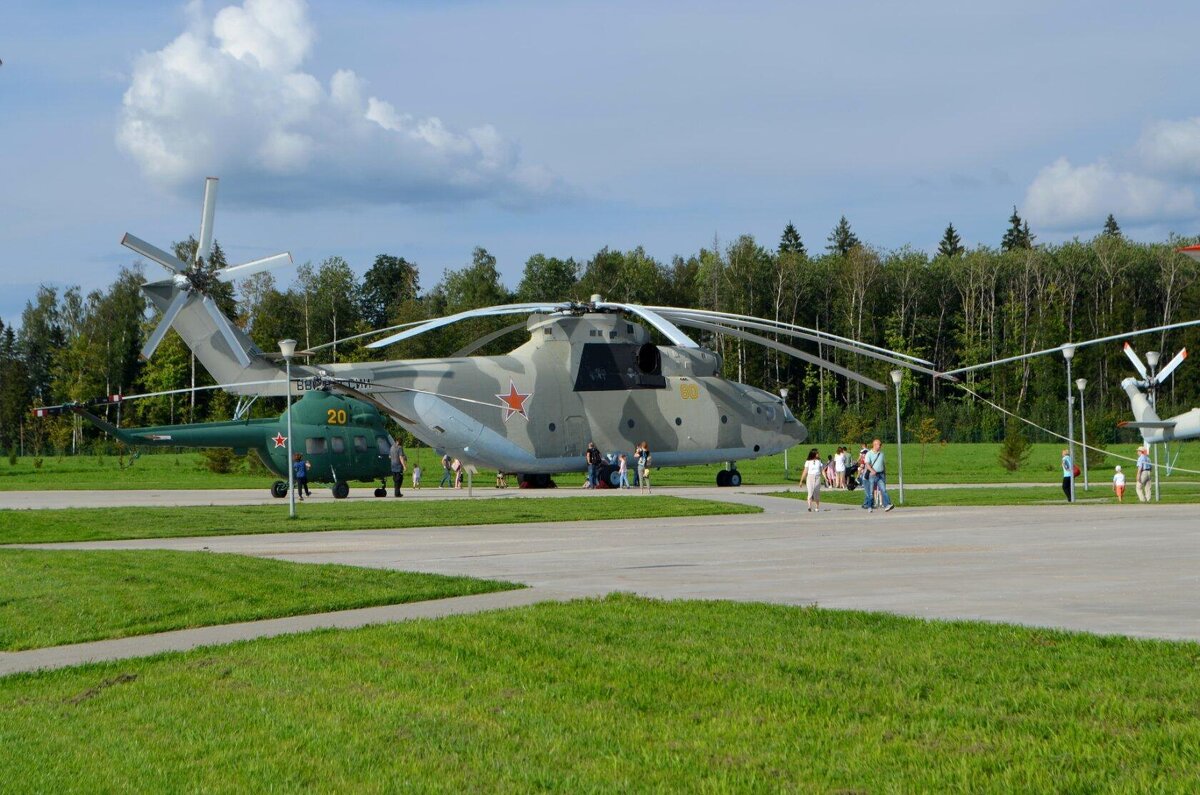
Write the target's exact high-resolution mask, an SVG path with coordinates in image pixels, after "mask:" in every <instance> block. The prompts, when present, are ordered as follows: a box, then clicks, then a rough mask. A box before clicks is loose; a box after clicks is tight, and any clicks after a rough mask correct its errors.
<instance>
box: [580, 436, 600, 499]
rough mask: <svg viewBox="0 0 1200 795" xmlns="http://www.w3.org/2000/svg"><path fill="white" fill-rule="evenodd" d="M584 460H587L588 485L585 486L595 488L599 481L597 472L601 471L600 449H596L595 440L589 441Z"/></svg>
mask: <svg viewBox="0 0 1200 795" xmlns="http://www.w3.org/2000/svg"><path fill="white" fill-rule="evenodd" d="M583 460H584V461H586V462H587V485H586V486H585V487H584V488H588V489H594V488H596V486H597V484H598V483H599V479H598V478H597V474H598V473H599V471H600V451H599V450H597V449H596V443H595V442H588V446H587V450H586V451H585V452H584V454H583Z"/></svg>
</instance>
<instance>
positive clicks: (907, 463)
mask: <svg viewBox="0 0 1200 795" xmlns="http://www.w3.org/2000/svg"><path fill="white" fill-rule="evenodd" d="M813 447H816V448H817V449H818V450H820V451H821V455H822V458H825V457H827V456H829V455H831V454H832V453H833V452H834V451H835V450H836V449H837V444H835V443H830V444H804V445H798V446H797V447H795V448H794V449H792V450H790V451H789V452H788V466H789V470H788V473H787V474H786V476H785V473H784V468H783V455H782V454H780V455H775V456H768V457H766V458H759V459H755V460H753V461H739V462H738V469H739V470H740V471H741V473H742V476H743V478H744V481H745V483H746V484H747V485H770V484H775V483H778V484H783V483H789V482H791V483H794V482H796V481H797V480H798V479H799V477H800V468H801V466H802V464H803V461H804V458H805V456H806V455H807V454H808V451H809V450H810V449H811V448H813ZM884 449H885V451H886V452H887V454H888V468H889V470H890V471H895V469H896V467H897V462H896V457H895V455H896V450H895V445H894V444H891V443H890V442H888V443H887V444H886V446H885V448H884ZM1136 449H1137V445H1135V444H1122V445H1114V446H1113V447H1112V448H1111V452H1113V453H1117V454H1121V455H1127V456H1131V457H1132V456H1136ZM1060 450H1062V445H1060V444H1035V445H1032V446H1031V453H1030V456H1029V459H1028V460H1027V461H1026V463H1025V464H1024V465H1023V466H1022V467H1021V468H1020V469H1018V470H1017V471H1016V472H1008V471H1007V470H1005V469H1004V468H1003V467H1001V466H1000V463H999V460H998V456H999V453H1000V445H999V444H945V445H942V444H933V445H928V446H927V447H926V449H925V452H924V454H923V455H922V452H921V445H919V444H917V443H916V442H912V441H908V442H906V443H905V445H904V479H905V482H906V483H1025V482H1038V481H1045V482H1047V483H1053V482H1054V481H1055V480H1056V479H1058V478H1059V477H1060V475H1059V473H1060V471H1061V470H1060V469H1059V451H1060ZM630 452H632V451H630ZM853 452H854V453H856V454H857V452H858V448H857V446H855V447H854V450H853ZM1176 453H1179V457H1178V459H1177V460H1176V461H1175V464H1176V465H1177V466H1178V467H1180V468H1183V469H1192V470H1196V471H1200V442H1183V443H1179V444H1175V445H1173V446H1172V447H1171V454H1172V455H1175V454H1176ZM410 455H411V459H410V460H411V461H413V462H415V461H417V460H418V458H419V460H420V461H421V464H422V467H423V470H424V473H425V475H424V484H425V488H431V487H433V488H436V487H437V484H438V482H439V481H440V479H441V476H442V471H441V465H440V464H439V463H438V461H437V456H436V455H434V454H433V453H432V452H431V451H430V450H428V449H422V450H421V452H420V455H419V456H418V455H417V454H416V452H415V451H410ZM1080 462H1081V463H1082V458H1080ZM1117 463H1124V464H1125V469H1126V470H1127V471H1129V470H1130V469H1131V467H1130V466H1129V462H1121V461H1120V460H1118V459H1116V458H1110V459H1109V460H1108V461H1107V462H1105V463H1104V464H1103V465H1102V466H1096V467H1092V469H1091V472H1090V474H1091V475H1092V479H1093V481H1095V482H1097V483H1103V484H1105V485H1106V484H1107V483H1108V482H1109V481H1110V480H1111V478H1112V467H1113V465H1114V464H1117ZM1160 463H1165V462H1160ZM721 468H722V467H721V466H719V465H716V464H713V465H709V466H696V467H674V468H665V469H657V470H655V472H654V475H653V482H654V484H655V485H657V486H712V485H715V484H716V474H717V471H718V470H719V469H721ZM1163 474H1165V472H1164V473H1163ZM894 477H895V476H894V475H893V479H894ZM275 479H276V478H275V477H274V476H273V475H268V474H250V473H248V472H246V471H245V467H244V466H241V471H237V472H233V473H230V474H226V475H218V474H215V473H212V472H209V471H208V470H207V469H205V468H204V467H203V465H202V463H201V457H200V455H199V454H198V453H195V452H186V453H153V454H151V453H148V454H145V455H143V456H141V457H140V458H139V459H138V460H137V461H136V462H135V463H134V464H133V466H131V467H127V468H125V469H121V468H120V467H119V466H118V463H117V459H116V458H114V457H111V456H108V457H104V458H99V457H96V456H67V457H64V458H62V459H58V458H55V457H53V456H46V457H45V458H44V459H43V461H42V466H41V468H40V469H35V468H34V466H33V459H32V458H30V457H28V456H26V457H24V458H18V459H17V463H16V465H10V464H9V463H8V461H7V460H6V459H0V491H18V490H40V489H64V490H75V489H210V488H212V489H215V488H224V489H242V488H246V489H263V490H264V491H265V490H267V489H269V488H270V486H271V483H272V482H274V480H275ZM583 479H584V476H583V474H582V473H568V474H563V475H558V476H557V477H556V478H555V480H556V481H557V482H558V485H559V486H560V487H562V488H573V487H575V486H578V485H579V484H581V483H582V482H583ZM1167 480H1170V481H1177V480H1184V481H1186V480H1192V481H1200V475H1194V474H1189V473H1176V474H1174V475H1172V476H1171V477H1169V478H1167ZM493 483H495V472H492V471H481V472H480V474H479V475H478V476H477V477H476V478H475V485H476V486H478V487H484V488H486V487H489V486H491V485H492V484H493ZM406 484H407V480H406ZM351 487H352V488H353V489H357V490H370V489H372V488H374V486H372V485H370V484H364V483H352V484H351ZM313 488H314V489H316V488H326V487H325V486H315V485H314V486H313Z"/></svg>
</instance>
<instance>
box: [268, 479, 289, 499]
mask: <svg viewBox="0 0 1200 795" xmlns="http://www.w3.org/2000/svg"><path fill="white" fill-rule="evenodd" d="M271 496H272V497H274V498H275V499H277V500H282V499H283V498H284V497H286V496H287V481H286V480H277V481H275V482H274V483H272V484H271Z"/></svg>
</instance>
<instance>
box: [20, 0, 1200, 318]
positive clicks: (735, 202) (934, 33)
mask: <svg viewBox="0 0 1200 795" xmlns="http://www.w3.org/2000/svg"><path fill="white" fill-rule="evenodd" d="M1198 22H1200V5H1197V4H1196V3H1194V2H1191V3H1172V2H1163V3H1155V4H1146V5H1143V4H1130V3H1110V2H1073V3H1051V2H1008V3H1002V4H997V3H988V4H984V3H962V2H929V3H920V2H914V3H882V2H880V3H868V2H844V3H815V2H814V3H779V2H762V3H759V2H736V3H735V2H728V3H713V2H704V1H703V0H692V1H691V2H680V3H666V2H664V3H644V2H623V1H622V0H606V2H561V0H558V1H556V2H524V1H520V0H518V1H510V2H504V3H494V4H493V3H474V2H413V3H405V2H382V1H379V2H371V1H370V0H348V1H347V2H336V3H334V2H329V3H318V2H312V3H310V4H307V5H306V4H304V3H302V2H300V1H299V0H244V2H241V3H229V2H224V1H223V0H217V1H216V2H213V1H212V0H210V1H209V2H205V3H191V4H171V3H162V2H114V3H95V2H55V3H45V2H39V1H36V0H5V3H4V6H3V10H2V12H0V59H3V62H4V63H3V66H0V318H3V319H4V320H5V321H6V322H10V321H12V320H15V319H16V318H17V316H18V315H19V312H20V310H21V308H22V307H23V306H24V303H25V301H26V300H28V299H29V298H30V297H31V296H32V295H33V292H34V290H35V289H36V286H37V285H38V284H39V283H48V284H54V285H58V286H65V285H69V284H81V285H82V286H83V287H84V288H85V289H91V288H96V287H103V286H105V285H107V284H108V283H109V282H111V280H112V278H113V277H114V276H115V275H116V272H117V269H118V267H119V266H120V265H121V264H123V263H130V262H132V261H133V259H134V258H133V256H132V254H131V252H127V251H126V250H125V249H123V248H121V247H120V246H119V245H118V241H119V239H120V237H121V234H122V233H124V232H126V231H129V232H132V233H134V234H135V235H138V236H139V237H142V238H143V239H146V240H149V241H151V242H155V243H158V244H159V245H166V244H167V243H169V242H170V241H172V240H178V239H181V238H184V237H186V236H187V235H188V234H196V233H197V232H198V227H199V215H200V200H201V195H202V192H203V177H204V176H206V175H215V176H219V177H221V189H220V199H219V202H218V205H217V219H216V235H217V238H218V240H220V241H221V243H222V245H223V246H224V247H225V249H226V251H227V252H228V253H229V255H230V259H231V260H233V261H241V260H245V259H250V258H254V257H256V256H262V255H265V254H269V253H274V252H276V251H280V250H290V251H291V252H292V253H293V255H294V256H295V258H296V260H297V261H298V262H304V261H306V260H311V261H313V262H319V261H320V260H322V259H324V258H325V257H327V256H330V255H334V254H337V255H340V256H343V257H345V258H346V259H347V260H348V261H349V262H350V263H351V264H352V265H353V266H354V267H355V268H356V269H357V270H359V271H360V272H361V271H363V270H365V268H366V267H368V266H369V264H370V262H371V260H372V259H373V257H374V255H375V254H377V253H381V252H386V253H392V254H397V255H402V256H405V257H407V258H409V259H410V260H414V261H416V262H418V263H419V264H420V266H421V272H422V279H421V281H422V287H424V288H428V287H431V286H433V284H434V283H436V282H437V280H438V279H440V277H441V274H442V272H443V270H444V269H445V268H448V267H451V268H453V267H461V266H462V265H464V264H467V263H468V262H469V261H470V255H471V250H472V248H473V247H474V246H476V245H482V246H484V247H486V248H488V249H489V250H490V251H491V252H492V253H494V254H495V255H496V256H497V257H498V258H499V263H500V268H501V272H502V273H503V275H504V278H505V280H506V282H507V284H508V285H509V286H510V287H512V286H515V285H516V283H517V282H518V280H519V278H520V273H521V269H522V266H523V264H524V262H525V260H526V259H527V258H528V257H529V256H530V255H531V254H534V253H537V252H542V253H545V254H548V255H556V256H563V257H566V256H574V257H576V258H578V259H581V260H582V259H587V258H588V257H590V256H591V255H592V254H593V253H594V252H595V251H596V250H597V249H598V248H600V247H601V246H604V245H608V246H611V247H614V248H621V249H625V248H630V247H633V246H637V245H642V246H644V247H645V248H646V250H647V251H648V252H649V253H650V254H651V255H652V256H655V257H657V258H659V259H661V260H669V258H670V257H671V256H672V255H675V254H682V255H687V254H691V253H694V252H696V251H697V250H698V249H699V248H700V247H701V246H708V245H711V242H712V240H713V239H714V235H715V236H718V237H719V238H720V239H721V240H722V241H728V240H730V239H732V238H733V237H735V236H737V235H739V234H743V233H749V234H752V235H754V236H755V237H757V238H758V239H759V240H760V242H762V243H764V244H766V245H769V246H774V245H775V244H776V242H777V241H778V237H779V233H780V232H781V231H782V229H783V226H784V225H785V224H786V223H787V222H788V221H789V220H790V221H792V222H794V223H795V224H796V227H797V228H798V229H799V230H800V233H801V235H802V237H803V238H804V241H805V243H806V244H807V245H808V247H809V249H810V250H820V249H821V248H822V247H823V246H824V244H825V238H826V236H827V235H828V233H829V231H830V230H831V229H832V228H833V226H834V224H835V223H836V222H837V220H838V217H839V216H840V215H842V214H845V215H846V216H847V217H848V218H849V220H850V222H851V224H852V226H853V228H854V230H855V232H856V233H857V234H858V235H859V237H860V238H862V239H863V240H864V241H866V242H868V243H871V244H874V245H877V246H881V247H884V248H895V247H899V246H902V245H905V244H911V245H912V246H914V247H917V248H921V249H926V250H932V249H933V248H934V247H935V246H936V244H937V241H938V239H939V238H940V236H941V234H942V231H943V229H944V228H945V226H946V223H947V222H953V223H954V225H955V226H956V227H957V228H958V229H959V231H960V233H961V234H962V236H963V239H964V241H965V242H967V243H968V244H975V243H985V244H989V245H996V244H997V243H998V242H999V240H1000V237H1001V235H1002V234H1003V231H1004V228H1005V226H1006V222H1007V218H1008V216H1009V214H1010V212H1011V210H1012V207H1013V205H1016V206H1017V207H1018V209H1019V211H1020V212H1021V213H1022V215H1023V216H1025V217H1026V218H1027V219H1028V220H1029V222H1030V224H1031V226H1032V228H1033V231H1034V232H1035V233H1036V234H1037V235H1038V237H1039V240H1043V241H1054V240H1061V239H1066V238H1070V237H1071V236H1074V235H1079V236H1082V237H1090V236H1091V235H1093V234H1095V233H1096V232H1097V231H1098V230H1099V228H1100V227H1101V225H1102V224H1103V221H1104V217H1105V215H1106V214H1107V213H1109V212H1112V213H1114V214H1115V215H1116V217H1117V220H1118V221H1119V222H1120V223H1121V225H1122V227H1123V229H1124V230H1125V231H1126V232H1127V233H1130V234H1131V235H1132V236H1133V237H1135V238H1139V239H1162V238H1164V237H1165V236H1166V235H1167V233H1168V232H1171V231H1174V232H1178V233H1180V234H1195V233H1196V231H1197V221H1198V218H1200V211H1198V210H1197V203H1196V198H1195V190H1196V187H1197V185H1198V183H1200V115H1198V114H1197V103H1196V95H1197V89H1196V88H1195V79H1196V74H1197V72H1198V70H1197V68H1196V67H1197V63H1198V61H1200V57H1198V56H1197V47H1196V45H1195V42H1194V40H1193V39H1194V36H1193V35H1192V33H1193V32H1194V31H1195V30H1196V29H1197V23H1198ZM155 267H156V268H157V266H155ZM148 275H151V276H154V277H156V278H157V277H158V276H159V274H158V273H157V272H153V271H148ZM293 276H294V274H293V273H289V272H287V271H286V270H285V271H282V272H279V273H277V278H278V279H279V280H280V281H281V283H283V284H287V283H288V282H290V281H291V279H292V277H293Z"/></svg>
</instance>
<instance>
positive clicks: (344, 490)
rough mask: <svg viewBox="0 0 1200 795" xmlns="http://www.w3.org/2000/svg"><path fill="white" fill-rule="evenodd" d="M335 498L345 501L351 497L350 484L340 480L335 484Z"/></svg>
mask: <svg viewBox="0 0 1200 795" xmlns="http://www.w3.org/2000/svg"><path fill="white" fill-rule="evenodd" d="M333 496H334V498H335V499H338V500H344V499H346V497H348V496H350V484H349V483H347V482H346V481H344V480H339V481H338V482H337V483H334V484H333Z"/></svg>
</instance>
